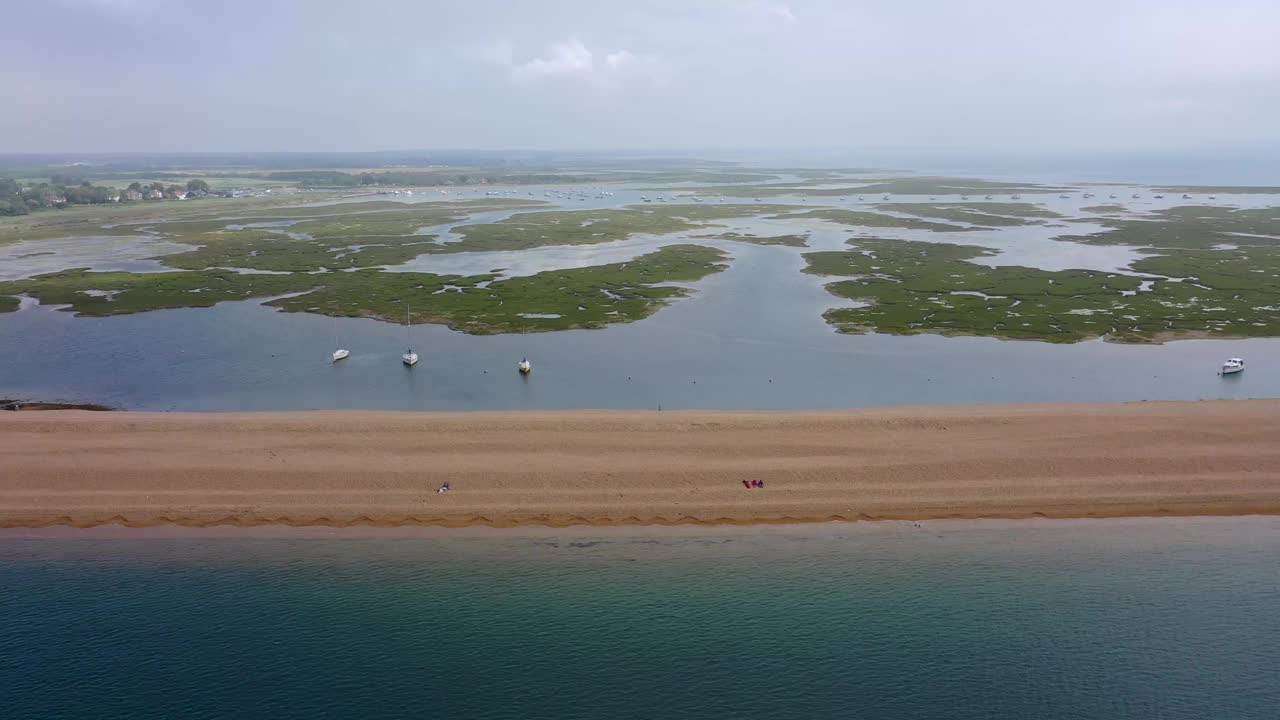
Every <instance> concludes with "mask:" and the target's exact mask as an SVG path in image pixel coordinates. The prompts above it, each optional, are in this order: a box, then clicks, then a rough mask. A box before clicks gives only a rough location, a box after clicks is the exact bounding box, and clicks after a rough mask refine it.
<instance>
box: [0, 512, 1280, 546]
mask: <svg viewBox="0 0 1280 720" xmlns="http://www.w3.org/2000/svg"><path fill="white" fill-rule="evenodd" d="M1171 524H1173V525H1175V526H1178V527H1232V528H1237V527H1243V528H1259V529H1266V528H1273V529H1277V530H1280V515H1258V514H1255V515H1207V516H1206V515H1194V516H1171V517H1144V516H1120V517H1105V518H950V519H939V520H918V521H914V520H877V521H862V520H851V521H828V522H812V523H764V524H761V523H751V524H742V525H692V524H689V525H610V526H603V525H569V526H565V527H550V526H546V525H516V526H512V527H490V526H485V525H467V526H465V527H445V526H442V525H395V526H390V527H377V526H371V525H351V526H347V527H333V526H326V525H299V526H290V525H255V526H252V527H250V526H234V525H211V526H204V527H191V526H185V525H149V526H146V527H126V526H124V525H93V526H91V527H72V526H69V525H47V526H42V527H0V543H3V542H4V541H5V540H239V539H254V540H344V539H350V540H366V539H368V540H381V539H388V540H392V539H436V540H472V539H481V540H483V539H521V538H524V539H557V538H560V539H573V538H592V539H606V540H619V541H625V540H629V539H640V540H648V539H667V540H678V539H682V538H708V537H765V538H768V537H780V536H789V535H792V534H796V533H799V534H801V535H802V536H804V537H832V538H845V537H848V536H849V535H850V534H851V533H863V534H868V533H870V534H874V533H908V534H910V533H915V532H919V531H920V530H926V531H930V532H946V533H965V532H972V531H978V532H982V531H988V530H1014V529H1024V530H1043V531H1054V530H1066V529H1087V528H1117V527H1123V528H1127V529H1133V530H1147V529H1158V528H1163V527H1169V526H1170V525H1171Z"/></svg>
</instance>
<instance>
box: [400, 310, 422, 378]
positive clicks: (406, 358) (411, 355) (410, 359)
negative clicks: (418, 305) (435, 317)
mask: <svg viewBox="0 0 1280 720" xmlns="http://www.w3.org/2000/svg"><path fill="white" fill-rule="evenodd" d="M404 340H405V344H406V345H409V349H408V351H407V352H405V354H404V355H401V356H400V360H401V361H402V362H404V364H405V365H408V366H409V367H413V366H414V365H417V364H418V353H416V352H414V351H413V345H411V344H410V343H409V304H408V303H405V306H404Z"/></svg>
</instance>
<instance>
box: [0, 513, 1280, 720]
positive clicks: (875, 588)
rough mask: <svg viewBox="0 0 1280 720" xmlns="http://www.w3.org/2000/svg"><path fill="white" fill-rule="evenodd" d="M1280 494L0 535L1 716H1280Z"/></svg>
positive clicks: (1170, 717) (964, 717)
mask: <svg viewBox="0 0 1280 720" xmlns="http://www.w3.org/2000/svg"><path fill="white" fill-rule="evenodd" d="M1277 557H1280V521H1277V520H1275V519H1257V518H1240V519H1230V520H1178V521H1138V520H1135V521H1104V522H1023V523H987V524H983V523H958V522H942V523H928V524H926V525H925V526H924V527H923V528H915V527H913V526H911V525H910V524H906V523H863V524H855V525H843V524H841V525H826V526H812V527H788V528H761V529H741V528H737V529H732V530H674V531H673V530H669V529H668V530H663V531H661V532H659V531H656V530H619V531H617V532H604V531H601V530H598V529H597V530H591V531H579V532H566V531H545V532H526V533H524V534H516V535H507V534H491V533H452V534H440V533H436V534H427V535H426V536H421V537H396V536H394V533H392V534H388V535H386V536H380V537H369V538H358V537H352V536H351V535H350V534H345V533H335V534H334V535H333V536H331V537H305V536H296V535H293V534H288V533H286V534H283V535H282V536H279V537H254V536H248V535H244V534H236V533H222V534H220V535H219V536H216V537H200V536H196V537H190V536H184V535H179V536H176V537H137V536H133V535H129V534H127V533H115V534H114V535H109V536H107V537H103V536H93V535H90V536H81V535H79V534H77V533H71V534H70V535H65V534H64V536H60V537H38V538H27V537H23V533H21V532H14V531H10V533H9V534H7V535H4V536H0V705H3V709H0V716H2V717H4V718H8V719H16V718H54V717H113V718H115V717H119V718H172V717H184V718H203V717H209V718H214V717H218V718H221V717H237V718H257V717H261V718H316V717H450V718H666V717H673V718H729V717H735V718H827V717H847V718H960V719H966V718H1042V719H1052V718H1168V719H1176V718H1197V719H1199V718H1233V719H1240V718H1275V717H1276V716H1277V710H1276V708H1277V707H1280V663H1277V662H1276V659H1277V658H1280V570H1277V564H1276V558H1277Z"/></svg>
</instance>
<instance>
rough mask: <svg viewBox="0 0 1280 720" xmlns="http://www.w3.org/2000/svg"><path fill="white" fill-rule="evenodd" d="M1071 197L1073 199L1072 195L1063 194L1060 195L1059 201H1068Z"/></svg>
mask: <svg viewBox="0 0 1280 720" xmlns="http://www.w3.org/2000/svg"><path fill="white" fill-rule="evenodd" d="M1070 197H1071V196H1070V195H1068V194H1066V193H1062V194H1061V195H1059V196H1058V199H1059V200H1066V199H1068V198H1070Z"/></svg>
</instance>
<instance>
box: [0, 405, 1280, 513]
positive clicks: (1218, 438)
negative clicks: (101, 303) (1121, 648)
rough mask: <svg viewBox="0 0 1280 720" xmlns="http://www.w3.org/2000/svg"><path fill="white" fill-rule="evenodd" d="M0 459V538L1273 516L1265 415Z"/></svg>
mask: <svg viewBox="0 0 1280 720" xmlns="http://www.w3.org/2000/svg"><path fill="white" fill-rule="evenodd" d="M0 457H3V458H4V462H3V465H0V527H47V526H56V525H65V526H72V527H92V526H97V525H113V524H117V525H124V526H129V527H151V526H157V525H174V526H188V527H213V526H222V525H229V526H245V527H252V526H264V525H279V526H321V527H349V526H370V527H394V526H413V525H422V526H441V527H468V526H488V527H500V528H501V527H519V526H547V527H568V526H574V525H587V526H617V525H657V526H661V525H746V524H775V523H809V522H824V521H858V520H931V519H983V518H992V519H997V518H999V519H1021V518H1036V517H1044V518H1105V517H1161V516H1166V517H1173V516H1194V515H1221V516H1230V515H1250V514H1258V515H1277V514H1280V400H1215V401H1201V402H1176V401H1168V402H1149V403H1116V404H1085V403H1073V404H1031V405H975V406H956V407H899V408H872V409H858V410H838V411H794V412H792V411H753V412H737V411H700V410H688V411H674V412H654V411H603V410H592V411H515V412H477V413H407V412H382V411H372V412H371V411H316V412H290V413H227V414H203V413H150V412H147V413H142V412H118V413H93V412H87V411H48V412H41V413H0ZM752 480H761V481H763V483H764V487H761V488H754V487H747V486H745V485H744V481H747V482H748V484H749V483H750V481H752ZM446 482H447V483H449V484H450V487H451V490H449V491H448V492H444V493H439V492H437V490H438V489H439V488H440V486H442V485H443V484H444V483H446Z"/></svg>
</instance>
